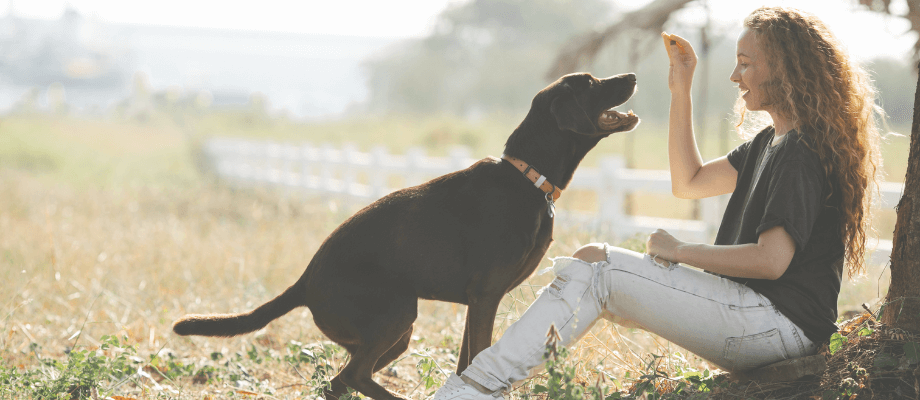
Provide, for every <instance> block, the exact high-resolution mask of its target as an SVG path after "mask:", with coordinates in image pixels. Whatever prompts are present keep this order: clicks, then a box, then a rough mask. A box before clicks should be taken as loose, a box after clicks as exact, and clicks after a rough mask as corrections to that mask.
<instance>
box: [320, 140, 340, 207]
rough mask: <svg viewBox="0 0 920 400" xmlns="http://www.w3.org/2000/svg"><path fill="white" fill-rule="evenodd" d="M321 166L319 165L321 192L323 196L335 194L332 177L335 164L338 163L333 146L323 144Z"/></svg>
mask: <svg viewBox="0 0 920 400" xmlns="http://www.w3.org/2000/svg"><path fill="white" fill-rule="evenodd" d="M319 161H320V165H319V191H320V192H321V193H323V194H327V195H328V194H331V193H332V192H333V190H332V189H333V188H332V184H333V183H334V182H333V181H332V175H333V173H334V171H333V168H334V167H333V164H334V163H335V162H336V161H337V160H336V159H335V149H333V148H332V145H331V144H329V143H323V145H322V146H321V148H320V158H319Z"/></svg>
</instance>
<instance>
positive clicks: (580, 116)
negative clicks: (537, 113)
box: [549, 90, 597, 135]
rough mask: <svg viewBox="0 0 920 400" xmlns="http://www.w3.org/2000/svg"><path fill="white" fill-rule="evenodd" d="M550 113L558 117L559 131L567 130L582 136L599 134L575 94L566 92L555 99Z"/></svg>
mask: <svg viewBox="0 0 920 400" xmlns="http://www.w3.org/2000/svg"><path fill="white" fill-rule="evenodd" d="M549 110H550V112H552V113H553V116H554V117H556V124H558V125H559V129H567V130H570V131H573V132H576V133H580V134H582V135H593V134H595V133H597V128H595V126H594V123H593V122H591V118H590V117H588V113H587V112H585V110H584V109H583V108H582V107H581V105H580V104H578V101H577V100H576V99H575V94H574V93H572V91H570V90H566V91H564V92H562V93H561V94H559V95H558V96H556V98H555V99H553V103H552V104H550V106H549Z"/></svg>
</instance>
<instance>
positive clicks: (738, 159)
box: [715, 127, 844, 344]
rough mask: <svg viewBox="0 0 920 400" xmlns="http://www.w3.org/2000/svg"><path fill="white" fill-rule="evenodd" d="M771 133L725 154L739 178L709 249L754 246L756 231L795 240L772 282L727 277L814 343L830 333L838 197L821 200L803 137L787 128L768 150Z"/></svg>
mask: <svg viewBox="0 0 920 400" xmlns="http://www.w3.org/2000/svg"><path fill="white" fill-rule="evenodd" d="M773 134H774V131H773V128H772V127H770V128H767V129H764V130H763V131H761V132H760V133H758V134H757V136H756V137H755V138H754V139H752V140H750V141H748V142H745V143H743V144H741V145H740V146H738V147H737V148H735V149H734V150H732V151H731V152H730V153H729V154H728V161H729V162H730V163H731V165H732V166H733V167H735V170H737V171H738V180H737V182H736V184H735V191H734V193H732V195H731V199H730V200H729V202H728V206H727V207H726V209H725V215H724V216H723V218H722V224H721V225H720V226H719V233H718V235H717V236H716V241H715V244H717V245H735V244H747V243H757V240H758V238H759V236H760V234H761V233H762V232H764V231H766V230H767V229H770V228H773V227H775V226H782V227H783V228H784V229H785V230H786V232H788V233H789V235H790V236H792V239H793V240H794V241H795V255H794V256H793V257H792V261H791V262H790V263H789V268H788V269H786V272H785V273H784V274H783V275H782V276H781V277H780V278H779V279H777V280H766V279H749V278H733V277H727V278H729V279H731V280H734V281H736V282H739V283H742V284H745V285H747V286H748V287H750V288H751V289H754V291H756V292H758V293H760V294H762V295H764V296H765V297H767V298H768V299H770V301H772V302H773V304H774V305H775V306H776V309H777V310H778V311H779V312H781V313H783V315H785V316H786V317H787V318H789V319H790V320H791V321H792V322H793V323H795V324H796V325H797V326H799V327H800V328H802V330H803V331H804V332H805V336H807V337H808V338H809V339H811V341H812V342H815V343H816V344H820V343H823V342H825V341H827V340H828V338H829V337H830V336H831V335H832V334H833V333H834V332H836V331H837V326H836V325H835V324H834V323H835V321H836V320H837V295H838V294H839V293H840V278H841V274H842V272H843V255H844V242H843V238H842V237H841V232H840V213H839V210H838V208H837V207H839V204H840V194H839V190H837V191H834V193H833V195H832V196H831V197H830V198H827V194H828V190H829V185H828V184H827V183H828V182H827V177H826V176H825V172H824V168H823V167H822V165H821V162H820V160H819V159H818V155H817V154H816V153H815V152H814V151H812V150H811V148H813V146H812V147H811V148H810V147H809V145H808V143H809V140H810V139H809V137H808V136H806V135H802V134H800V133H798V132H797V131H795V130H793V131H790V132H789V133H787V134H786V137H785V138H784V139H783V140H782V142H780V143H779V144H777V145H776V146H773V147H771V146H770V144H771V142H772V140H773ZM761 168H762V170H760V169H761Z"/></svg>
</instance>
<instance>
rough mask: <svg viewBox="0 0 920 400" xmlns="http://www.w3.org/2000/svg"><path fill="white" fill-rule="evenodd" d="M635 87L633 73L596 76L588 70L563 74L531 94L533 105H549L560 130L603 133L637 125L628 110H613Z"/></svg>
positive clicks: (537, 106)
mask: <svg viewBox="0 0 920 400" xmlns="http://www.w3.org/2000/svg"><path fill="white" fill-rule="evenodd" d="M635 91H636V75H635V74H632V73H630V74H621V75H614V76H611V77H609V78H604V79H598V78H595V77H594V76H592V75H591V74H589V73H575V74H569V75H566V76H563V77H562V78H559V80H557V81H556V82H553V83H552V84H550V85H549V86H547V87H546V88H545V89H543V90H541V91H540V93H537V95H536V96H535V97H534V100H533V107H532V108H531V109H532V110H533V109H544V110H545V109H547V108H548V109H549V111H550V114H551V115H552V116H553V117H554V118H555V120H556V124H557V125H558V127H559V129H560V130H567V131H572V132H575V133H578V134H582V135H586V136H592V137H605V136H607V135H610V134H612V133H616V132H625V131H630V130H632V129H633V128H635V127H636V125H639V117H638V116H636V114H633V113H632V111H629V112H627V113H626V114H623V113H621V112H618V111H615V110H613V107H617V106H619V105H621V104H623V103H625V102H626V100H629V98H630V97H632V95H633V93H635Z"/></svg>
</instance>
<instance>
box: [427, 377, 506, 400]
mask: <svg viewBox="0 0 920 400" xmlns="http://www.w3.org/2000/svg"><path fill="white" fill-rule="evenodd" d="M501 398H502V395H501V392H498V393H494V394H487V393H483V392H480V391H479V389H476V388H475V387H473V385H470V384H469V383H466V382H464V381H463V379H461V378H460V376H459V375H457V374H450V377H449V378H447V382H444V386H441V388H440V389H438V391H437V392H435V394H434V397H432V398H431V400H496V399H501Z"/></svg>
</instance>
